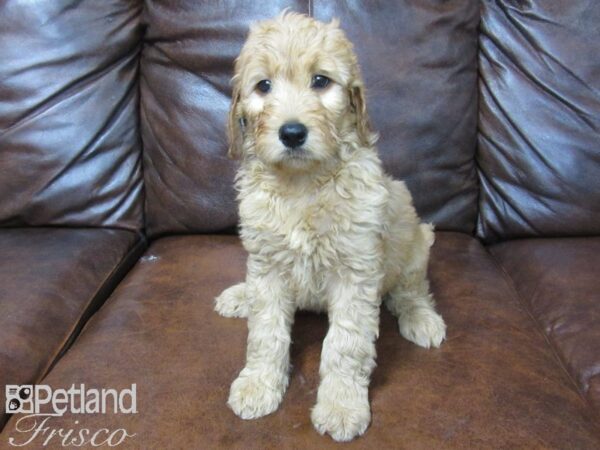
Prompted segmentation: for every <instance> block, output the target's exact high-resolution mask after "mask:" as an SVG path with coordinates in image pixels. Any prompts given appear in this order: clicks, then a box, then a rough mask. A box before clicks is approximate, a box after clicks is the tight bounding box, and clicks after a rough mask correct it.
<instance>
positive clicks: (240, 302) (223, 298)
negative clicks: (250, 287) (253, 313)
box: [215, 283, 248, 317]
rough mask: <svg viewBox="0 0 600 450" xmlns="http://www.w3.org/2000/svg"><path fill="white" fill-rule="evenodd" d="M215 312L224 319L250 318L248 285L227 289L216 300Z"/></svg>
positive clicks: (243, 284)
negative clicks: (247, 297) (247, 294)
mask: <svg viewBox="0 0 600 450" xmlns="http://www.w3.org/2000/svg"><path fill="white" fill-rule="evenodd" d="M215 311H216V312H218V313H219V314H220V315H222V316H223V317H248V301H247V299H246V283H240V284H236V285H235V286H231V287H230V288H228V289H225V290H224V291H223V292H222V293H221V295H219V296H218V297H217V298H216V299H215Z"/></svg>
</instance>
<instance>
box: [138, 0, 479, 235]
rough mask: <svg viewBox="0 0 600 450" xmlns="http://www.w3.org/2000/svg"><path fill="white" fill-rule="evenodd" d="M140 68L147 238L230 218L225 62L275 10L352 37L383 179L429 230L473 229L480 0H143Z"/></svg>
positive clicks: (231, 167) (230, 222) (207, 227)
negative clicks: (404, 195)
mask: <svg viewBox="0 0 600 450" xmlns="http://www.w3.org/2000/svg"><path fill="white" fill-rule="evenodd" d="M145 6H146V7H145V14H144V24H145V25H146V26H147V32H146V35H145V45H144V48H143V51H142V61H141V129H142V138H143V142H144V180H145V188H146V219H147V229H148V233H149V235H150V236H151V237H155V236H158V235H163V234H169V233H186V232H192V233H198V232H201V233H207V232H214V231H219V230H225V229H231V228H233V227H235V225H236V223H237V209H236V205H235V201H234V198H235V192H234V190H233V183H232V180H233V176H234V172H235V169H236V163H235V162H233V161H229V160H228V159H227V158H226V152H227V142H226V131H225V130H226V126H225V124H226V116H227V110H228V108H229V101H230V97H229V96H230V91H231V86H230V79H231V76H232V75H233V68H232V66H233V60H234V58H235V57H236V56H237V55H238V53H239V51H240V49H241V46H242V43H243V42H244V40H245V37H246V34H247V32H248V27H249V24H250V22H252V21H256V20H261V19H266V18H270V17H273V16H275V15H277V14H278V13H279V12H281V11H282V10H283V9H284V8H286V7H289V8H291V9H292V10H294V11H298V12H303V13H310V14H312V15H313V16H314V17H316V18H318V19H321V20H327V21H329V20H330V19H331V18H332V17H339V18H340V20H341V25H342V27H343V28H344V29H345V30H346V31H347V32H348V34H349V37H350V38H351V39H352V41H353V43H354V45H355V48H356V51H357V53H358V56H359V61H360V62H361V64H362V70H363V73H364V78H365V80H366V86H367V97H368V98H367V100H368V107H369V111H370V116H371V119H372V122H373V123H374V128H376V129H377V130H379V131H380V134H381V138H380V141H379V144H378V146H379V149H380V153H381V157H382V159H383V162H384V164H385V167H386V169H387V171H388V172H390V173H391V174H393V175H394V176H395V177H397V178H402V179H405V180H406V181H407V183H408V187H409V189H410V190H411V192H412V193H413V195H414V198H415V203H416V207H417V210H418V211H419V213H420V214H421V215H422V216H423V217H424V219H425V220H427V221H433V222H434V223H435V224H436V226H437V228H438V229H446V230H448V229H450V230H459V231H465V232H472V231H473V229H474V228H475V217H476V213H477V180H476V171H475V162H474V157H475V146H476V127H477V112H476V111H477V101H476V96H477V25H478V21H479V2H478V1H476V0H468V1H462V2H439V1H437V0H435V1H434V0H427V1H420V2H378V3H377V4H373V3H372V2H364V1H350V2H332V1H327V2H311V1H306V0H304V1H300V0H277V1H272V2H267V3H265V2H241V1H236V0H228V1H221V2H198V1H195V0H180V1H177V2H172V1H164V0H162V1H152V2H147V3H146V5H145Z"/></svg>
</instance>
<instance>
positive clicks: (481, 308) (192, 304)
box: [2, 233, 600, 448]
mask: <svg viewBox="0 0 600 450" xmlns="http://www.w3.org/2000/svg"><path fill="white" fill-rule="evenodd" d="M245 259H246V257H245V254H244V251H243V249H242V247H241V245H240V243H239V241H238V239H237V238H236V237H233V236H178V237H168V238H164V239H160V240H158V241H155V242H154V243H153V244H152V245H151V247H150V249H149V250H148V251H147V252H146V254H145V256H143V257H142V258H141V260H140V261H139V262H138V264H137V265H136V266H135V267H134V269H133V270H132V271H131V272H130V273H129V274H128V276H127V277H126V279H125V280H124V281H123V282H122V283H121V284H120V285H119V287H118V288H117V289H116V290H115V292H114V294H113V295H112V296H111V298H110V299H109V300H108V301H107V302H106V303H105V304H104V306H103V307H102V309H101V310H100V311H99V312H98V313H97V314H96V315H95V316H94V317H93V318H92V319H91V320H90V322H89V324H88V326H87V327H86V329H85V330H84V332H83V333H82V334H81V335H80V337H79V339H78V340H77V342H76V343H75V345H74V346H73V347H72V348H71V350H70V351H69V352H68V353H67V354H66V355H65V356H64V358H62V359H61V361H60V362H59V363H58V364H57V365H56V366H55V367H54V368H53V370H52V371H51V372H50V374H49V375H48V376H47V377H46V378H45V380H44V383H47V384H50V385H51V386H54V387H67V388H68V387H70V385H71V384H72V383H75V384H77V385H78V384H80V383H85V384H86V385H87V386H94V387H99V388H100V387H104V388H124V387H129V386H130V385H131V384H132V383H136V384H137V404H138V413H137V414H134V415H122V414H116V415H114V414H106V415H102V414H98V415H77V416H73V415H65V416H63V417H59V418H53V419H52V421H51V422H50V423H48V425H49V426H52V427H60V428H67V427H68V428H71V427H72V426H73V423H74V420H78V421H79V425H78V426H81V427H86V428H89V429H92V430H96V429H98V428H103V427H106V428H108V429H111V430H114V429H116V428H125V429H126V430H127V431H128V432H129V433H130V434H131V433H136V436H135V437H134V438H132V440H131V441H129V444H128V448H338V445H336V444H334V443H333V441H332V440H331V439H330V438H328V437H322V436H320V435H318V434H317V432H316V431H315V430H314V429H313V427H312V425H311V423H310V418H309V417H310V408H311V407H312V406H313V403H314V401H315V398H316V389H317V386H318V366H319V357H320V350H321V344H322V341H323V338H324V335H325V333H326V330H327V318H326V317H325V316H324V315H321V316H317V315H311V314H298V316H297V319H296V324H295V326H294V331H293V345H292V364H293V372H292V377H291V382H290V387H289V389H288V392H287V393H286V395H285V398H284V401H283V404H282V405H281V406H280V408H279V410H278V411H277V412H275V413H274V414H272V415H270V416H268V417H266V418H263V419H259V420H255V421H244V420H241V419H238V418H237V417H235V416H234V414H233V413H232V412H231V411H230V410H229V409H228V408H227V406H226V401H227V396H228V391H229V385H230V383H231V382H232V381H233V379H234V378H235V377H236V375H237V373H238V371H239V370H240V369H241V368H242V366H243V364H244V358H245V349H246V334H247V328H246V321H245V320H241V319H226V318H222V317H220V316H218V315H217V314H216V313H215V312H214V311H213V298H214V296H215V295H217V294H219V293H220V292H221V290H222V289H224V288H226V287H228V286H230V285H231V284H233V283H236V282H239V281H241V280H243V278H244V272H245ZM431 281H432V288H433V291H434V293H435V296H436V297H437V301H438V304H439V309H440V311H441V312H442V314H443V315H444V317H445V319H446V321H447V324H448V332H449V333H448V340H447V341H446V342H445V343H444V345H443V346H442V347H441V348H440V349H439V350H425V349H421V348H418V347H416V346H415V345H413V344H411V343H409V342H407V341H404V340H403V339H402V338H401V337H400V335H399V333H398V330H397V326H396V321H395V320H394V318H393V317H392V316H391V315H390V314H389V313H387V312H383V314H382V320H381V335H380V338H379V340H378V343H377V354H378V358H377V363H378V367H377V368H376V369H375V372H374V376H373V381H372V385H371V401H372V411H373V423H372V425H371V427H370V429H369V430H368V431H367V433H366V435H365V436H364V437H362V438H360V439H358V440H357V441H356V442H355V443H354V444H350V445H349V448H354V447H358V448H414V446H415V443H416V442H417V443H418V446H419V447H422V448H473V447H479V448H542V447H543V448H549V447H552V448H597V447H598V445H600V436H598V435H597V434H596V429H595V423H594V419H593V418H592V417H591V415H590V411H589V409H587V405H586V404H585V402H584V401H583V400H582V399H581V397H580V396H579V395H578V393H577V392H576V390H575V389H573V387H572V386H571V384H570V381H569V380H568V378H567V377H566V375H565V374H564V372H563V371H562V370H561V369H560V368H559V367H558V366H557V364H556V360H555V358H554V355H552V353H551V352H550V351H549V350H548V347H547V346H546V343H545V341H544V338H543V337H542V335H541V334H540V333H539V332H538V331H537V330H536V329H535V327H533V326H532V322H531V319H530V317H529V316H528V315H527V314H526V313H525V311H523V310H522V308H521V306H520V304H519V302H518V301H517V299H516V298H515V296H514V295H513V293H512V291H511V290H510V288H509V286H508V285H507V284H506V283H505V281H504V279H503V276H502V273H501V272H500V271H499V270H498V268H497V265H496V264H495V262H494V261H493V259H492V258H491V257H490V256H489V254H488V253H487V252H486V250H485V249H484V248H483V247H482V246H481V245H480V244H479V243H478V242H477V241H476V240H475V239H473V238H471V237H469V236H467V235H463V234H457V233H438V234H437V242H436V244H435V246H434V249H433V255H432V261H431ZM16 418H17V417H13V418H12V419H11V422H10V423H9V424H8V426H7V427H6V429H5V431H4V432H3V435H2V439H3V440H6V439H7V438H8V436H15V435H16V434H15V431H14V426H15V419H16ZM123 445H126V444H123Z"/></svg>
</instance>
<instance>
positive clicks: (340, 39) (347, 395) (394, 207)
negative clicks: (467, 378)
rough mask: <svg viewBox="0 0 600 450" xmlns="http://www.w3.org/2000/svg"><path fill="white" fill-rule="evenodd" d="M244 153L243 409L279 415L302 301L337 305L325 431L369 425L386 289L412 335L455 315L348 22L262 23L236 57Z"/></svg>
mask: <svg viewBox="0 0 600 450" xmlns="http://www.w3.org/2000/svg"><path fill="white" fill-rule="evenodd" d="M229 134H230V143H231V146H230V149H229V153H230V155H231V156H232V157H239V158H241V160H242V162H241V166H240V169H239V172H238V174H237V179H236V186H237V189H238V192H239V198H238V199H239V203H240V205H239V213H240V222H241V230H240V234H241V238H242V241H243V244H244V247H245V249H246V250H247V251H248V254H249V256H248V267H247V275H246V281H245V283H241V284H238V285H236V286H233V287H230V288H229V289H227V290H225V291H224V292H223V293H222V294H221V295H220V296H219V297H218V298H217V299H216V310H217V311H218V312H219V313H220V314H222V315H224V316H227V317H248V330H249V332H248V348H247V357H246V366H245V367H244V369H243V370H242V371H241V372H240V374H239V376H238V378H237V379H236V380H235V381H234V382H233V384H232V385H231V392H230V395H229V402H228V403H229V406H230V407H231V409H232V410H233V411H234V412H235V413H236V414H237V415H238V416H240V417H241V418H243V419H253V418H257V417H261V416H264V415H266V414H269V413H272V412H273V411H275V410H276V409H277V407H278V406H279V404H280V402H281V400H282V397H283V394H284V392H285V390H286V387H287V385H288V373H289V367H290V357H289V350H290V329H291V327H292V322H293V320H294V313H295V311H296V309H297V308H302V309H308V310H313V311H323V312H327V314H328V315H329V330H328V332H327V337H326V338H325V340H324V342H323V350H322V354H321V366H320V376H321V384H320V386H319V390H318V394H317V399H316V400H317V401H316V405H315V407H314V408H313V410H312V414H311V418H312V422H313V424H314V426H315V427H316V429H317V430H318V431H319V432H320V433H329V434H330V435H331V436H332V437H333V439H335V440H338V441H346V440H350V439H352V438H353V437H355V436H357V435H360V434H362V433H364V431H365V430H366V428H367V426H368V425H369V422H370V419H371V412H370V408H369V400H368V387H369V379H370V376H371V372H372V370H373V368H374V367H375V340H376V338H377V336H378V330H379V309H380V303H381V299H382V298H384V300H385V303H386V305H387V307H388V308H389V309H390V311H391V312H392V313H393V314H395V315H396V316H397V317H398V323H399V328H400V333H401V334H402V336H404V337H405V338H406V339H408V340H410V341H412V342H414V343H415V344H417V345H420V346H423V347H430V346H434V347H437V346H439V345H440V343H441V342H442V340H443V339H444V337H445V332H446V326H445V324H444V321H443V320H442V318H441V317H440V315H439V314H437V313H436V311H435V308H434V302H433V299H432V296H431V294H430V293H429V287H428V282H427V278H426V273H427V262H428V258H429V248H430V246H431V244H432V243H433V239H434V235H433V230H432V227H431V226H430V225H427V224H421V223H420V221H419V218H418V217H417V214H416V212H415V209H414V208H413V206H412V199H411V195H410V193H409V192H408V190H407V189H406V186H405V185H404V183H403V182H401V181H395V180H392V179H391V178H390V177H388V176H386V175H385V174H384V172H383V169H382V167H381V162H380V160H379V158H378V156H377V150H376V148H375V147H374V144H375V141H376V140H377V135H376V134H374V133H373V132H372V131H371V129H370V128H369V121H368V118H367V112H366V108H365V98H364V88H363V82H362V79H361V76H360V72H359V67H358V63H357V59H356V56H355V54H354V52H353V50H352V45H351V44H350V42H349V41H348V39H347V38H346V37H345V35H344V33H343V32H342V30H341V29H340V28H339V26H338V23H337V21H332V22H331V23H327V24H326V23H321V22H318V21H316V20H314V19H312V18H310V17H307V16H304V15H300V14H295V13H284V14H282V15H280V16H278V17H277V18H275V19H273V20H268V21H265V22H261V23H258V24H256V25H255V26H253V27H252V28H251V31H250V34H249V36H248V40H247V42H246V44H245V45H244V47H243V49H242V51H241V54H240V56H239V58H238V59H237V60H236V64H235V76H234V77H233V101H232V105H231V111H230V115H229Z"/></svg>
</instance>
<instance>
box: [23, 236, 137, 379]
mask: <svg viewBox="0 0 600 450" xmlns="http://www.w3.org/2000/svg"><path fill="white" fill-rule="evenodd" d="M136 234H137V235H138V237H139V239H138V241H137V242H135V243H134V244H133V245H132V246H131V248H130V249H129V250H128V251H127V253H126V254H125V255H124V256H123V257H122V258H121V259H120V261H119V262H118V263H117V264H116V265H115V267H113V269H112V270H111V271H110V273H109V274H108V275H107V276H106V277H105V278H104V280H103V281H102V283H100V285H99V286H98V288H97V289H96V290H95V292H94V294H93V295H92V296H90V300H89V301H88V302H87V303H86V305H85V308H83V310H82V312H81V314H79V317H78V318H77V320H76V321H75V323H74V324H73V325H72V327H71V328H70V330H69V332H68V333H66V334H65V337H64V338H63V341H62V343H61V345H60V346H59V347H58V350H57V351H56V352H55V353H54V355H53V356H52V358H50V359H49V361H48V363H47V364H46V366H45V367H44V369H43V370H42V371H40V375H38V376H37V377H36V378H35V382H34V384H38V383H39V382H40V381H42V380H43V379H44V378H45V377H46V376H47V375H48V373H49V372H50V371H51V370H52V368H53V367H54V366H55V365H56V363H58V361H60V359H61V358H62V357H63V356H64V354H65V353H66V352H67V350H68V349H69V348H71V346H72V344H73V343H74V342H75V340H76V338H77V337H78V336H79V334H80V333H81V331H83V328H84V327H85V325H86V324H87V323H88V322H89V320H90V319H91V318H92V316H93V315H94V314H95V312H96V311H97V310H98V309H100V307H102V305H103V304H104V303H105V302H106V300H108V299H109V298H110V296H111V295H112V293H113V291H114V290H115V289H116V287H117V286H118V285H119V284H120V281H121V280H122V278H124V277H125V276H126V275H127V273H128V272H129V270H130V269H131V267H133V265H135V262H137V260H138V259H139V256H141V253H142V252H143V251H144V250H145V249H146V247H147V241H146V238H145V237H144V236H143V235H142V234H141V233H136ZM137 253H139V256H138V257H137V258H135V255H136V254H137ZM127 266H130V267H129V269H127V270H126V271H125V272H124V273H123V275H122V277H121V278H120V279H118V278H119V273H120V272H121V271H122V270H124V269H125V268H127ZM117 279H118V280H117ZM115 281H116V282H115ZM112 283H114V286H113V287H112V289H111V286H110V285H111V284H112ZM105 289H109V292H106V296H105V295H104V292H103V291H104V290H105ZM102 297H104V301H102ZM100 302H102V303H100ZM94 305H97V306H98V308H97V309H96V311H94V312H92V313H91V314H89V313H90V312H91V310H92V309H93V308H94ZM88 314H89V316H88ZM86 316H88V317H87V318H86Z"/></svg>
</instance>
